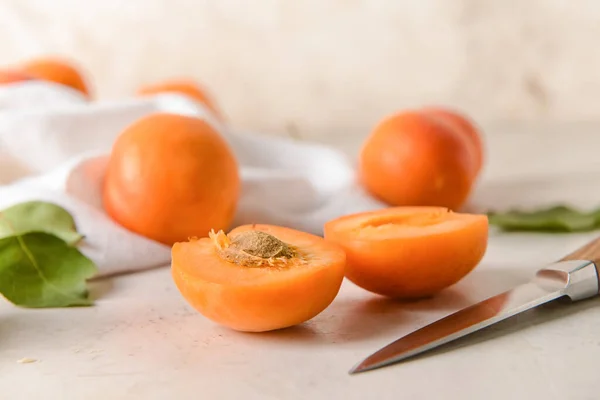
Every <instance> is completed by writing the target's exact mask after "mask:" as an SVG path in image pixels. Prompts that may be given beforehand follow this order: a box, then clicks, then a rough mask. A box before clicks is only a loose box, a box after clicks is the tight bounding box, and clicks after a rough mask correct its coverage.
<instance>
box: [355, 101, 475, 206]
mask: <svg viewBox="0 0 600 400" xmlns="http://www.w3.org/2000/svg"><path fill="white" fill-rule="evenodd" d="M475 170H476V164H475V159H474V156H473V151H472V146H471V144H470V143H469V142H468V140H467V138H466V137H465V136H464V135H462V134H461V133H460V132H458V130H457V129H456V128H455V127H453V126H452V125H450V124H446V123H444V122H442V121H440V120H438V119H437V118H433V117H430V116H428V115H426V114H425V113H422V112H417V111H405V112H400V113H397V114H394V115H392V116H389V117H387V118H385V119H384V120H383V121H382V122H380V123H379V124H378V125H377V126H376V127H375V128H374V130H373V131H372V132H371V134H370V135H369V136H368V137H367V139H366V140H365V142H364V143H363V146H362V149H361V151H360V155H359V166H358V173H359V177H360V180H361V182H362V184H363V185H364V186H365V188H366V189H367V190H368V191H369V192H370V193H371V194H373V195H374V196H375V197H377V198H379V199H381V200H382V201H384V202H386V203H388V204H390V205H393V206H439V207H448V208H450V209H458V208H460V207H461V206H462V205H463V203H464V202H465V201H466V200H467V198H468V196H469V194H470V191H471V186H472V179H473V176H474V175H475Z"/></svg>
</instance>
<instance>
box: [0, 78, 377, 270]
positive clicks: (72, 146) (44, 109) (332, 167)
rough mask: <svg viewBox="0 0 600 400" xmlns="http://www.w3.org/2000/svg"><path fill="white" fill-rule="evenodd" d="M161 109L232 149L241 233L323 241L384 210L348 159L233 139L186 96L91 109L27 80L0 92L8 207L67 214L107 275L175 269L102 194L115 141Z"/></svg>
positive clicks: (71, 95)
mask: <svg viewBox="0 0 600 400" xmlns="http://www.w3.org/2000/svg"><path fill="white" fill-rule="evenodd" d="M159 111H161V112H171V113H179V114H185V115H194V116H198V117H201V118H205V119H206V120H207V121H209V122H210V123H212V124H213V125H214V126H215V127H216V128H217V129H218V130H219V132H221V133H222V134H223V136H224V137H225V138H226V139H227V140H228V142H229V143H230V144H231V146H232V148H233V149H234V152H235V154H236V156H237V158H238V160H239V162H240V165H241V171H240V172H241V176H242V195H241V198H240V200H239V204H238V209H237V214H236V217H235V221H234V224H233V226H237V225H241V224H247V223H269V224H277V225H284V226H288V227H292V228H296V229H299V230H303V231H307V232H311V233H315V234H321V233H322V227H323V224H324V223H325V222H326V221H327V220H329V219H332V218H335V217H338V216H341V215H344V214H347V213H352V212H358V211H364V210H370V209H376V208H381V207H384V205H383V204H382V203H380V202H379V201H377V200H375V199H373V198H372V197H371V196H369V195H367V194H366V193H365V192H364V190H362V189H361V187H360V185H358V184H357V183H356V181H355V171H354V165H353V163H352V162H351V161H350V160H349V159H347V158H346V156H345V155H344V154H343V153H341V152H338V151H337V150H335V149H332V148H328V147H325V146H321V145H317V144H310V143H304V142H299V141H295V140H293V139H287V138H280V137H272V136H264V135H259V134H252V133H238V132H232V131H231V130H230V129H228V127H227V126H224V125H223V124H221V123H219V121H218V120H217V119H215V118H214V117H213V116H212V114H211V113H210V111H208V110H207V109H206V108H205V107H203V106H202V105H201V104H199V103H197V102H194V101H193V100H191V99H189V98H187V97H184V96H179V95H175V94H165V95H161V96H156V97H153V98H133V99H125V100H122V101H110V102H101V101H99V102H88V101H86V100H85V99H84V98H83V97H82V96H80V95H79V94H78V93H76V92H75V91H74V90H71V89H69V88H66V87H62V86H59V85H53V84H49V83H43V82H28V83H24V84H16V85H8V86H2V87H0V209H4V208H6V207H9V206H11V205H14V204H16V203H20V202H23V201H28V200H44V201H51V202H54V203H56V204H59V205H61V206H62V207H64V208H65V209H67V210H68V211H69V212H70V213H71V214H72V215H73V216H74V218H75V221H76V224H77V227H78V229H79V231H80V232H81V233H82V234H84V235H85V236H86V241H85V243H84V244H83V245H82V247H81V250H82V251H83V252H84V254H86V255H87V256H88V257H90V258H91V259H92V260H94V261H95V262H96V264H97V265H98V269H99V275H108V274H114V273H118V272H124V271H136V270H141V269H146V268H151V267H156V266H161V265H165V264H168V263H169V262H170V256H171V254H170V247H168V246H164V245H162V244H160V243H157V242H155V241H152V240H149V239H147V238H144V237H142V236H139V235H137V234H134V233H132V232H130V231H128V230H126V229H124V228H123V227H121V226H119V225H118V224H116V223H115V222H113V221H112V220H111V219H110V218H109V217H108V215H107V214H106V213H105V212H104V210H103V208H102V204H101V196H100V182H101V180H102V176H103V174H104V169H105V165H106V161H107V157H108V155H109V153H110V149H111V146H112V143H113V141H114V140H115V138H116V137H117V136H118V135H119V134H120V132H121V131H122V130H123V129H124V128H125V127H126V126H127V125H129V124H130V123H132V122H134V121H135V120H137V119H139V118H140V117H142V116H144V115H148V114H150V113H153V112H159Z"/></svg>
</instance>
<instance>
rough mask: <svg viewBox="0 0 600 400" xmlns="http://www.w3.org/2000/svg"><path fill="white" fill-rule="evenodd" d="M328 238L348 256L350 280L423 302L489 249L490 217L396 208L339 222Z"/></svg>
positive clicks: (470, 267)
mask: <svg viewBox="0 0 600 400" xmlns="http://www.w3.org/2000/svg"><path fill="white" fill-rule="evenodd" d="M324 234H325V239H326V240H329V241H332V242H334V243H337V244H339V245H341V246H342V247H343V248H344V250H345V251H346V256H347V264H346V277H347V278H348V279H349V280H350V281H352V282H354V283H355V284H356V285H358V286H360V287H362V288H364V289H366V290H368V291H371V292H373V293H377V294H380V295H383V296H388V297H394V298H405V299H410V298H419V297H427V296H431V295H434V294H435V293H437V292H439V291H441V290H443V289H445V288H447V287H448V286H450V285H453V284H454V283H456V282H458V281H459V280H460V279H462V278H463V277H464V276H465V275H467V274H468V273H469V272H471V270H473V269H474V268H475V267H476V266H477V264H478V263H479V262H480V261H481V259H482V257H483V256H484V254H485V251H486V249H487V241H488V220H487V216H485V215H476V214H460V213H455V212H452V211H450V210H448V209H447V208H444V207H391V208H388V209H382V210H376V211H369V212H362V213H357V214H351V215H347V216H343V217H340V218H336V219H334V220H331V221H329V222H327V223H326V224H325V227H324Z"/></svg>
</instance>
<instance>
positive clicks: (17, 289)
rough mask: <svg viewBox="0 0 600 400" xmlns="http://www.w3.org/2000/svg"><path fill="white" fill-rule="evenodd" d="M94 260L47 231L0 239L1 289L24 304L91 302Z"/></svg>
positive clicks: (55, 304)
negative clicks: (90, 280)
mask: <svg viewBox="0 0 600 400" xmlns="http://www.w3.org/2000/svg"><path fill="white" fill-rule="evenodd" d="M95 273H96V266H95V265H94V263H93V262H92V261H91V260H90V259H89V258H87V257H86V256H85V255H83V254H82V253H81V252H80V251H79V250H78V249H77V248H75V247H72V246H70V245H69V244H68V243H66V242H65V241H64V240H62V239H60V238H58V237H56V236H54V235H52V234H50V233H46V232H28V233H25V234H22V235H13V236H8V237H5V238H2V239H0V293H2V295H4V297H6V299H8V300H9V301H10V302H12V303H13V304H15V305H18V306H21V307H31V308H43V307H68V306H89V305H92V301H91V300H90V299H89V298H88V290H87V287H86V279H88V278H90V277H92V276H93V275H94V274H95Z"/></svg>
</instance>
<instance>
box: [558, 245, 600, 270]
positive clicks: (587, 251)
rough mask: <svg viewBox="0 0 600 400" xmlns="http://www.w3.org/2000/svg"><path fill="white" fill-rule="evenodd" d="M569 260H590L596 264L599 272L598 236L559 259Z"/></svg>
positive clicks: (599, 248) (599, 251)
mask: <svg viewBox="0 0 600 400" xmlns="http://www.w3.org/2000/svg"><path fill="white" fill-rule="evenodd" d="M570 260H586V261H592V262H593V263H594V264H595V265H596V270H598V273H599V274H600V270H599V268H600V267H599V264H600V237H598V238H596V239H594V240H592V241H591V242H589V243H587V244H585V245H583V246H581V247H580V248H578V249H577V250H575V251H574V252H572V253H570V254H568V255H566V256H564V257H563V258H562V259H561V260H560V261H570Z"/></svg>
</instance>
